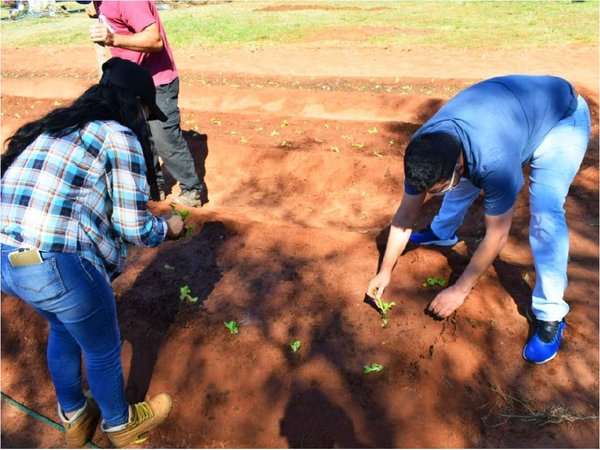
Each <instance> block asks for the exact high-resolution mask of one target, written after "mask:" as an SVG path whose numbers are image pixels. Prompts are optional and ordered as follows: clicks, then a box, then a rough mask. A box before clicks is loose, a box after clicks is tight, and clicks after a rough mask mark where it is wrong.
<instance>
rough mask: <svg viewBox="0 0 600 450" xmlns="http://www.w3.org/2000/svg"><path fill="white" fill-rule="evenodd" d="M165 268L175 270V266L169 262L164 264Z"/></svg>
mask: <svg viewBox="0 0 600 450" xmlns="http://www.w3.org/2000/svg"><path fill="white" fill-rule="evenodd" d="M165 270H175V267H173V266H172V265H171V264H165Z"/></svg>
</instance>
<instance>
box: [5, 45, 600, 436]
mask: <svg viewBox="0 0 600 450" xmlns="http://www.w3.org/2000/svg"><path fill="white" fill-rule="evenodd" d="M2 50H3V54H2V138H3V139H4V138H6V137H7V136H9V135H10V134H11V133H12V132H14V130H15V129H16V127H18V126H19V125H21V124H22V123H24V122H26V121H29V120H32V119H34V118H36V117H39V116H40V115H41V114H43V113H44V112H47V111H49V110H50V109H52V108H55V107H56V106H59V105H64V104H66V103H67V102H68V101H70V99H72V98H74V97H75V96H77V95H79V94H80V93H81V92H82V91H83V89H85V87H87V86H89V85H90V84H91V83H93V82H94V80H95V76H96V73H95V71H94V67H95V65H94V64H95V62H94V55H93V50H92V49H91V48H88V47H85V48H74V49H73V50H72V51H71V52H70V53H71V58H70V60H69V68H68V69H66V70H62V69H60V68H57V66H56V58H57V54H58V53H59V52H58V50H56V49H52V48H40V49H39V50H38V51H36V50H35V49H34V50H32V51H28V52H27V53H26V54H24V53H23V52H21V51H19V49H4V48H3V49H2ZM336 52H337V53H336ZM361 52H363V50H361V49H355V50H350V49H348V48H341V49H338V50H325V49H321V48H318V47H306V48H295V49H294V58H292V59H290V60H286V63H285V64H280V62H281V61H282V58H283V55H284V54H285V52H284V51H283V50H281V49H257V50H256V51H255V50H252V51H250V50H243V49H242V50H237V51H236V50H227V51H223V52H221V53H218V52H217V51H211V52H209V54H208V55H207V54H204V53H203V52H200V51H196V52H195V51H193V50H190V49H185V50H182V51H181V52H179V53H178V52H177V51H176V58H178V63H179V65H180V66H179V67H180V72H181V78H182V92H181V99H180V106H181V108H182V128H183V130H184V133H185V136H186V139H187V140H188V142H189V144H190V148H191V150H192V153H193V155H194V158H195V160H196V164H197V167H198V169H199V171H200V172H202V173H205V180H206V183H207V186H208V200H209V202H208V203H207V204H206V205H205V206H204V207H203V208H202V209H194V210H192V211H191V216H190V222H191V223H192V224H193V226H194V227H193V232H192V235H191V236H189V237H188V238H186V239H182V240H180V241H177V242H168V243H164V244H163V245H161V246H159V247H157V248H154V249H139V248H132V249H131V251H130V258H129V261H128V265H127V267H126V271H125V273H124V274H123V275H122V276H121V277H120V278H119V279H117V281H116V282H115V283H114V286H113V287H114V290H115V292H116V295H117V304H118V310H119V317H120V325H121V333H122V338H123V342H124V344H123V362H124V366H125V368H126V376H127V393H128V396H129V399H130V400H131V401H139V400H141V399H143V398H144V397H145V396H152V395H154V394H156V393H159V392H162V391H167V392H170V393H171V394H172V395H173V397H174V400H175V406H174V410H173V414H172V417H171V419H170V420H169V421H168V422H167V423H166V424H165V425H164V426H162V427H161V428H160V429H158V430H157V431H155V432H153V433H152V434H151V435H150V439H149V440H148V441H146V442H145V443H144V444H143V445H144V446H148V447H153V448H170V447H179V448H185V447H191V448H200V447H213V448H220V447H227V448H233V447H246V448H273V447H309V448H325V447H345V448H352V447H383V448H391V447H412V448H418V447H531V448H560V447H571V448H574V447H584V448H590V447H598V438H599V434H598V421H597V419H593V418H590V416H594V415H597V413H598V303H597V301H598V127H597V123H598V88H597V86H598V84H597V73H596V75H595V77H596V78H594V74H593V73H590V71H589V70H588V63H586V64H585V66H583V63H579V64H580V66H577V65H576V64H574V63H573V62H574V61H575V59H574V56H569V55H568V54H567V56H565V57H564V58H563V59H559V58H558V56H557V55H558V54H559V53H558V52H557V51H556V52H555V53H554V54H551V55H550V56H549V57H548V58H544V57H543V55H542V53H541V52H539V51H538V50H535V51H532V52H531V53H530V54H527V53H526V52H525V51H523V52H521V53H519V54H517V55H515V56H514V57H513V58H511V59H510V61H511V64H509V63H507V60H506V59H504V57H503V55H502V54H499V53H494V52H490V53H487V54H486V53H485V52H472V53H469V52H463V53H462V54H460V55H452V54H451V52H448V54H445V56H440V57H438V58H437V59H436V58H433V59H430V62H429V66H427V65H426V61H427V58H425V55H421V54H419V53H418V52H416V51H415V52H405V53H403V54H402V55H398V54H394V53H393V52H392V51H390V50H383V49H380V50H378V49H370V51H369V52H364V54H363V53H361ZM548 52H551V51H550V50H549V51H548ZM575 52H579V53H580V55H579V56H581V53H584V54H587V53H585V52H586V51H585V50H583V49H575ZM571 53H573V52H571ZM348 55H350V56H353V57H354V58H356V61H357V63H356V64H353V65H351V66H350V67H349V68H347V67H346V66H344V64H342V62H343V60H344V59H345V58H347V57H348ZM367 55H368V58H369V64H367V63H366V62H365V60H364V59H361V56H362V57H363V58H366V57H367ZM397 56H403V59H402V60H401V61H400V62H396V64H397V66H395V67H394V66H392V65H391V64H390V62H391V61H398V58H396V57H397ZM597 57H598V56H597V49H596V53H595V58H596V64H595V66H594V67H597V66H598V64H597ZM200 61H201V62H200ZM299 61H304V62H305V63H304V64H301V62H299ZM307 61H310V62H311V64H310V66H308V65H307V64H306V62H307ZM588 61H589V58H588ZM465 67H470V68H471V70H470V71H469V70H466V69H465ZM539 71H547V72H548V73H554V74H557V75H563V76H565V77H567V78H569V79H571V80H572V81H573V82H574V83H575V85H576V86H577V88H578V91H579V92H580V93H581V94H582V95H584V96H585V97H586V99H587V100H588V101H589V104H590V106H591V108H592V114H593V122H594V129H593V136H592V140H591V143H590V147H589V150H588V153H587V156H586V158H585V160H584V163H583V165H582V168H581V170H580V173H579V174H578V176H577V178H576V180H575V183H574V185H573V186H572V188H571V191H570V195H569V197H568V199H567V202H566V211H567V218H568V221H569V224H570V232H571V234H570V238H571V262H570V266H569V278H570V284H569V288H568V290H567V293H566V298H567V299H568V300H569V302H570V305H571V308H572V311H571V313H570V314H569V316H568V327H567V331H566V335H565V341H564V345H563V348H562V350H561V351H560V353H559V354H558V356H557V357H556V359H555V360H553V361H552V362H550V363H548V364H545V365H542V366H533V365H531V364H528V363H526V362H525V361H524V360H523V359H522V357H521V350H522V347H523V345H524V343H525V342H526V340H527V338H528V337H529V336H530V334H531V332H532V327H531V325H530V324H529V323H528V322H527V319H526V317H525V310H526V308H527V306H528V303H529V299H530V296H531V286H533V283H534V279H535V273H534V270H533V264H532V259H531V253H530V250H529V247H528V237H527V232H528V221H529V213H528V206H527V200H528V199H527V190H526V189H523V192H522V194H521V196H520V198H519V200H518V203H517V208H516V214H515V220H514V223H513V227H512V231H511V236H510V240H509V243H508V245H507V246H506V248H505V249H504V250H503V251H502V253H501V255H500V257H499V258H498V259H497V261H496V262H495V263H494V265H493V267H491V268H490V269H489V270H488V271H487V273H486V274H485V275H484V277H483V278H482V279H481V280H480V282H479V283H478V284H477V286H476V287H475V288H474V289H473V291H472V293H471V294H470V295H469V298H468V300H467V301H466V303H465V304H464V305H463V306H462V307H461V308H460V309H459V310H458V311H457V313H455V314H454V315H452V316H451V317H450V318H449V319H448V320H445V321H438V320H434V319H433V318H431V317H429V316H428V315H426V314H425V311H424V310H425V307H426V306H427V303H428V302H429V301H431V299H433V297H434V296H435V294H436V292H438V291H439V290H440V289H441V288H440V287H439V286H427V287H423V282H424V281H425V280H426V279H427V278H429V277H441V278H444V279H446V280H450V282H452V281H453V280H454V279H456V278H457V277H458V275H459V274H460V273H461V271H462V270H463V269H464V267H465V266H466V264H467V263H468V260H469V256H470V255H471V254H472V253H473V251H474V250H475V248H476V246H477V244H478V242H479V241H480V240H481V239H482V237H483V233H484V227H483V215H482V209H481V200H479V201H477V202H476V203H475V204H474V207H473V208H472V209H471V211H470V212H469V214H468V216H467V218H466V219H465V224H464V226H463V227H462V228H461V230H460V231H459V237H460V238H461V241H460V242H459V244H457V245H456V246H455V247H453V248H452V249H443V250H437V249H431V248H409V249H408V250H407V252H406V253H405V255H403V256H402V257H401V259H400V260H399V262H398V265H397V267H396V270H395V271H394V274H393V278H392V284H391V285H390V287H389V288H388V289H387V290H386V294H385V297H386V300H388V301H395V302H396V307H395V308H394V309H392V311H391V313H390V317H391V321H390V324H389V326H388V327H387V328H383V327H382V326H381V318H380V316H379V315H378V313H377V311H376V310H375V309H374V308H373V307H372V306H371V305H370V304H369V303H367V302H365V295H364V292H365V289H366V286H367V283H368V281H369V279H370V278H371V277H372V276H373V275H374V274H375V273H376V271H377V266H378V262H379V261H380V259H381V257H382V252H383V249H384V246H385V242H386V237H387V232H388V225H389V222H390V219H391V217H392V215H393V213H394V212H395V210H396V208H397V206H398V204H399V201H400V199H401V195H402V192H403V188H402V185H403V179H404V178H403V170H402V156H403V151H404V148H405V146H406V144H407V142H408V140H409V139H410V137H411V135H412V133H414V132H415V131H416V130H417V129H418V127H419V126H420V125H421V124H422V123H423V122H424V121H425V120H426V119H427V118H428V117H430V116H431V115H432V114H433V113H434V112H435V111H436V110H437V109H438V108H439V107H440V106H441V105H443V103H444V102H445V101H446V100H447V99H448V98H449V97H451V96H452V95H454V94H455V93H456V92H458V91H460V90H461V89H463V88H464V87H466V86H468V85H470V84H472V83H473V82H476V81H478V80H480V79H482V78H486V77H488V76H493V75H497V74H500V73H509V72H521V73H538V72H539ZM177 193H178V186H177V184H176V183H173V186H172V195H176V194H177ZM438 206H439V200H435V199H433V200H430V201H428V203H427V204H426V207H425V214H424V215H423V217H422V220H421V223H420V224H419V225H425V224H427V223H428V221H429V220H430V219H431V217H432V216H433V215H434V213H435V211H436V209H437V207H438ZM150 207H151V208H152V209H153V210H154V211H155V212H157V213H166V212H168V211H169V210H170V206H169V201H168V200H167V201H165V202H162V203H153V204H151V205H150ZM184 285H188V286H189V287H190V290H191V292H192V295H193V296H197V297H198V301H197V302H196V303H187V302H183V301H181V300H180V299H179V290H180V287H182V286H184ZM231 320H236V321H237V322H238V323H239V329H240V332H239V333H238V334H230V333H229V332H228V330H227V329H226V328H225V327H224V324H223V323H224V322H226V321H231ZM46 329H47V328H46V325H45V323H44V322H43V321H42V320H41V319H40V318H38V317H37V316H36V315H35V314H34V313H32V312H31V311H30V310H29V309H28V308H27V307H26V306H24V305H23V303H22V302H21V301H20V300H18V299H16V298H12V297H9V296H4V298H3V300H2V344H1V345H2V347H1V348H2V392H4V393H5V394H6V395H9V396H10V397H11V398H13V399H15V400H16V401H18V402H20V403H22V404H24V405H26V406H28V407H29V408H31V409H33V410H35V411H37V412H39V413H40V414H42V415H44V416H46V417H49V418H51V419H53V420H57V418H56V412H55V411H56V403H55V397H54V392H53V389H52V385H51V383H50V380H49V375H48V371H47V369H46V365H45V334H46ZM296 339H298V340H300V341H301V343H302V345H301V348H300V350H299V351H298V352H296V353H294V352H292V351H291V349H290V348H289V343H290V342H291V341H293V340H296ZM372 363H379V364H381V365H383V367H384V368H383V370H382V371H381V372H378V373H372V374H364V373H363V367H364V366H365V365H368V364H372ZM568 419H582V420H575V421H573V422H569V421H568ZM552 421H559V422H561V423H559V424H556V423H547V422H552ZM94 442H95V443H97V444H99V445H101V446H107V445H108V441H107V440H106V438H105V437H104V436H103V435H102V433H101V432H100V431H98V432H97V433H96V436H95V439H94ZM2 446H3V447H7V448H14V447H29V448H47V447H63V446H64V442H63V436H62V434H61V433H59V432H58V431H56V430H54V429H52V428H51V427H49V426H48V425H45V424H42V423H41V422H39V421H37V420H34V419H32V418H30V417H29V416H27V415H25V414H24V413H23V412H21V411H20V410H18V409H15V408H14V407H13V406H11V405H9V404H7V403H2Z"/></svg>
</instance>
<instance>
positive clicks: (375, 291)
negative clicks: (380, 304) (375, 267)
mask: <svg viewBox="0 0 600 450" xmlns="http://www.w3.org/2000/svg"><path fill="white" fill-rule="evenodd" d="M388 284H390V274H389V273H387V272H379V273H378V274H377V275H376V276H375V278H373V279H372V280H371V281H370V282H369V287H368V288H367V295H368V296H369V297H371V298H373V299H377V298H381V297H382V296H383V291H384V290H385V288H386V287H387V285H388Z"/></svg>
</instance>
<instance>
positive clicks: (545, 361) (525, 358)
mask: <svg viewBox="0 0 600 450" xmlns="http://www.w3.org/2000/svg"><path fill="white" fill-rule="evenodd" d="M556 355H558V352H556V353H555V354H554V355H552V356H551V357H550V358H548V359H545V360H544V361H532V360H531V359H529V358H527V357H526V356H525V350H523V359H524V360H525V361H528V362H530V363H533V364H544V363H547V362H548V361H552V360H553V359H554V358H555V357H556Z"/></svg>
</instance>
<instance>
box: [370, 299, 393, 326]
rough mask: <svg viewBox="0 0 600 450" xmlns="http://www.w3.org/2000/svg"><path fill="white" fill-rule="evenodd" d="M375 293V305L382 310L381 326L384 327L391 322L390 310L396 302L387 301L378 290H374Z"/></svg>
mask: <svg viewBox="0 0 600 450" xmlns="http://www.w3.org/2000/svg"><path fill="white" fill-rule="evenodd" d="M373 295H375V305H376V306H377V308H379V311H381V322H382V324H381V326H382V327H383V328H387V326H388V325H389V323H390V318H389V316H388V312H389V311H390V310H391V309H392V308H393V307H394V306H396V302H386V301H384V300H383V298H381V296H379V295H378V294H377V290H374V291H373Z"/></svg>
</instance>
